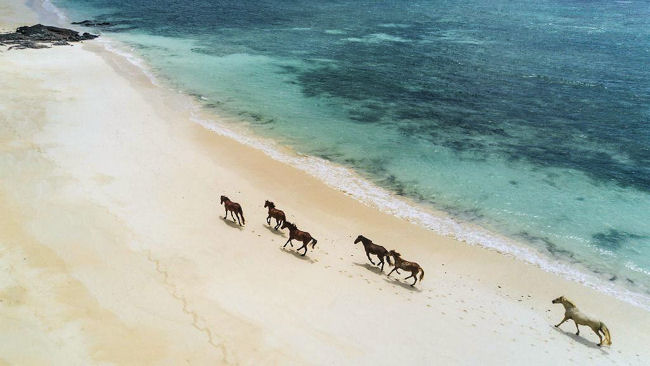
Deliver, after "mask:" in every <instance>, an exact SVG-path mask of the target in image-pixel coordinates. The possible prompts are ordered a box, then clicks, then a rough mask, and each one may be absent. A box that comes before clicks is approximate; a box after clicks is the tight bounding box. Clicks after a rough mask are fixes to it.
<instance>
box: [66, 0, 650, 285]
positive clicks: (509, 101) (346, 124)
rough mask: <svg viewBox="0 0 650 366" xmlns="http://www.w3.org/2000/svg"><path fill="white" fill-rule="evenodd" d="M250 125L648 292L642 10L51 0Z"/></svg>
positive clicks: (649, 78)
mask: <svg viewBox="0 0 650 366" xmlns="http://www.w3.org/2000/svg"><path fill="white" fill-rule="evenodd" d="M54 3H55V4H56V5H57V6H60V7H62V8H63V9H65V11H66V12H67V14H68V17H69V18H70V19H72V20H83V19H99V20H106V21H110V22H113V23H114V24H115V25H114V26H111V27H108V28H103V29H101V30H100V31H101V32H104V33H106V34H107V35H110V36H111V37H113V38H116V39H119V40H121V41H122V42H124V43H126V44H128V45H130V46H132V47H133V48H134V49H135V51H136V53H137V54H138V55H140V56H142V57H143V58H144V60H146V62H147V63H148V64H149V65H150V67H151V69H152V70H153V71H154V73H155V74H156V75H158V76H159V77H161V78H163V79H165V80H166V81H167V82H168V83H171V84H172V85H174V86H175V87H176V88H178V89H181V90H183V91H185V92H188V93H192V94H195V95H197V96H200V100H202V101H203V103H204V104H205V106H206V108H213V109H215V110H217V111H218V112H219V113H221V114H228V115H231V116H234V117H237V118H236V119H237V120H239V121H244V122H246V123H248V124H249V125H250V126H251V128H252V129H253V130H254V131H255V132H256V133H258V134H260V135H262V136H266V137H269V138H273V139H275V140H276V141H279V142H280V143H281V144H284V145H288V146H291V147H292V148H293V149H295V150H296V151H298V152H301V153H305V154H308V155H312V156H317V157H321V158H324V159H327V160H329V161H332V162H334V163H337V164H341V165H343V166H346V167H349V168H352V169H354V170H355V171H357V172H359V173H360V174H361V175H362V176H364V177H366V178H367V179H369V180H370V181H372V182H374V183H376V184H377V185H378V186H380V187H384V188H387V189H389V190H391V191H392V192H395V193H396V194H398V195H402V196H406V197H409V198H411V199H413V200H415V201H416V202H418V203H420V204H423V205H427V206H432V207H435V208H437V209H439V210H443V211H445V212H447V213H448V214H450V215H451V216H452V217H454V218H456V219H457V220H461V221H465V222H471V223H474V224H478V225H480V226H483V227H485V228H487V229H489V230H491V231H494V232H497V233H500V234H502V235H505V236H507V237H510V238H513V239H516V240H518V241H520V242H523V243H526V245H529V246H531V247H533V248H535V249H537V250H538V251H541V252H543V253H545V254H547V255H548V258H550V262H558V263H571V264H573V265H575V266H580V267H581V268H588V269H590V270H591V271H593V273H595V274H596V275H597V276H598V277H599V278H600V279H601V280H602V281H604V282H609V281H613V282H622V283H623V284H625V285H627V286H628V287H632V288H634V289H635V290H637V291H640V292H647V291H648V289H650V149H649V148H648V146H649V143H650V125H649V122H650V118H649V117H650V88H649V87H648V86H649V85H650V69H648V65H650V3H648V2H644V1H619V2H615V1H589V2H586V1H549V0H543V1H539V2H529V1H523V0H521V1H498V0H497V1H487V0H485V1H482V0H470V1H409V2H402V1H385V2H376V1H329V2H326V3H324V2H322V1H312V0H300V1H279V0H275V1H270V0H269V1H256V2H246V1H208V0H204V1H196V0H194V1H184V2H174V1H169V0H159V1H153V2H152V1H144V0H129V1H126V0H122V1H108V0H60V1H55V2H54Z"/></svg>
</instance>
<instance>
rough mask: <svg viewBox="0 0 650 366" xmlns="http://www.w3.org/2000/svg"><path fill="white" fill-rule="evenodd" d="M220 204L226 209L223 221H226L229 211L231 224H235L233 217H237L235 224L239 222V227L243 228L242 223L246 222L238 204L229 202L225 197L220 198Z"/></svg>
mask: <svg viewBox="0 0 650 366" xmlns="http://www.w3.org/2000/svg"><path fill="white" fill-rule="evenodd" d="M221 204H222V205H224V207H225V208H226V216H224V217H223V218H224V219H228V211H230V216H232V221H233V222H235V215H237V222H239V226H243V225H242V223H244V224H245V223H246V220H245V219H244V212H243V211H242V209H241V206H240V205H239V203H237V202H233V201H231V200H230V198H228V197H226V196H221ZM239 215H241V221H239Z"/></svg>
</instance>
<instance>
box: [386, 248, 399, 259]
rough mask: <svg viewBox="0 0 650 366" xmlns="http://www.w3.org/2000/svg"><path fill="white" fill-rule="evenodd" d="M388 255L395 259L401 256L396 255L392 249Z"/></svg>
mask: <svg viewBox="0 0 650 366" xmlns="http://www.w3.org/2000/svg"><path fill="white" fill-rule="evenodd" d="M388 255H392V256H393V257H396V258H400V257H401V256H402V255H401V254H399V253H397V252H396V251H394V250H392V249H391V250H390V251H389V252H388Z"/></svg>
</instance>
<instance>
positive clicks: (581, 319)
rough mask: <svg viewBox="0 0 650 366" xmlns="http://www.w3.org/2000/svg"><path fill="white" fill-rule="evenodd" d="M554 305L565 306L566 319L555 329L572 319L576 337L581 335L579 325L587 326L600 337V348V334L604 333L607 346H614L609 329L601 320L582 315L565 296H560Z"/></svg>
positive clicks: (601, 338)
mask: <svg viewBox="0 0 650 366" xmlns="http://www.w3.org/2000/svg"><path fill="white" fill-rule="evenodd" d="M552 302H553V304H562V305H564V310H565V311H564V319H562V321H561V322H560V323H559V324H557V325H556V326H555V327H559V326H560V325H562V323H564V322H565V321H567V320H569V319H571V320H573V322H574V323H575V324H576V330H577V332H576V335H580V329H579V328H578V325H586V326H588V327H589V328H591V330H593V331H594V333H596V335H597V336H598V339H600V343H598V345H599V346H602V345H603V337H602V336H601V335H600V332H602V333H603V336H605V342H606V344H612V337H611V336H610V335H609V329H607V327H606V326H605V323H603V322H601V321H599V320H594V319H591V318H589V317H588V316H586V315H585V314H583V313H581V312H580V310H578V308H577V307H576V306H575V305H574V304H573V303H572V302H571V301H569V299H567V298H566V297H564V296H560V297H558V298H557V299H555V300H553V301H552Z"/></svg>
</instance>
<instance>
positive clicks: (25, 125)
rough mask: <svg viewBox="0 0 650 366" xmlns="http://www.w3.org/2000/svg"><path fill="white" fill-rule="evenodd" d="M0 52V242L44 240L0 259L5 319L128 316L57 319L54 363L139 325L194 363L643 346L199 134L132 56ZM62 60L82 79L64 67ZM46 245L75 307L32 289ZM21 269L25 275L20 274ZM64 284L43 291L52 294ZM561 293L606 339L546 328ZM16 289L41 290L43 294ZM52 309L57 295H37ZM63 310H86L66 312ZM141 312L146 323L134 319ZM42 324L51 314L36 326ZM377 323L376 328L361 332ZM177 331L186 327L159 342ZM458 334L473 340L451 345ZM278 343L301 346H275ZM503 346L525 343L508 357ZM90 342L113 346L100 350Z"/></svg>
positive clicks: (169, 351) (437, 241)
mask: <svg viewBox="0 0 650 366" xmlns="http://www.w3.org/2000/svg"><path fill="white" fill-rule="evenodd" d="M45 53H47V54H48V57H47V60H45V58H44V57H42V55H45ZM70 56H74V57H72V58H71V59H72V60H73V61H71V64H66V60H67V58H68V57H70ZM0 58H3V63H2V64H0V68H1V69H2V70H3V71H5V72H6V73H5V75H8V76H7V79H8V83H9V84H10V85H11V86H12V87H11V89H10V91H13V92H14V93H16V95H17V96H16V97H13V98H6V100H7V101H5V102H3V103H10V104H9V108H4V109H0V117H2V119H0V121H3V120H4V121H6V122H5V123H11V125H12V126H16V127H14V128H12V129H7V130H5V132H4V135H5V136H3V138H2V141H7V143H6V144H3V145H5V146H6V148H3V150H2V151H0V152H1V153H2V155H0V157H2V160H0V161H2V162H4V163H5V164H7V163H8V164H10V165H9V166H8V169H7V170H6V171H7V172H11V173H13V174H11V175H7V176H5V175H3V177H2V180H0V188H1V190H0V202H1V203H2V206H3V207H4V209H3V211H5V212H7V213H8V214H9V215H8V217H12V218H13V219H12V220H11V227H9V226H8V224H4V225H5V226H3V227H0V242H2V243H5V245H7V244H6V243H11V244H9V246H8V248H10V249H7V251H5V252H11V253H14V252H18V251H23V252H26V251H28V248H32V247H33V248H39V249H40V250H44V248H47V249H48V251H45V252H43V254H41V257H42V261H41V262H39V261H38V260H36V261H35V260H34V259H33V258H34V257H38V255H37V254H36V253H37V251H31V252H29V253H30V255H28V256H26V257H25V258H29V261H30V262H33V261H35V263H29V266H28V268H26V267H21V266H24V264H21V261H20V259H19V258H17V257H16V258H13V257H6V256H5V258H3V260H5V261H7V262H8V263H9V264H11V265H12V266H13V267H14V268H16V271H17V273H20V274H21V276H22V275H24V278H25V281H24V282H22V284H21V285H20V286H13V287H11V288H17V287H21V288H25V290H24V291H23V292H20V291H19V292H20V293H23V295H20V296H18V298H19V300H20V301H17V302H16V305H15V306H14V307H13V308H12V309H11V311H12V312H13V313H12V314H10V315H11V317H9V316H7V318H6V319H11V318H14V319H26V318H28V317H29V315H28V314H29V311H25V312H23V311H24V310H34V311H35V313H37V314H40V315H39V316H38V317H36V318H35V319H31V318H30V319H31V320H32V321H30V322H25V324H29V325H26V326H24V327H21V328H20V329H21V330H22V329H24V328H27V327H30V326H33V327H34V328H33V330H32V331H30V332H26V333H25V334H23V336H24V337H26V338H24V341H25V342H29V341H34V336H33V334H42V335H43V338H44V339H65V338H61V337H62V336H65V335H66V334H61V333H60V332H59V333H57V329H58V330H60V329H61V327H63V326H65V324H67V323H68V322H69V321H66V320H65V319H69V317H70V316H71V315H64V314H67V312H69V313H70V314H72V313H74V314H76V315H75V316H74V319H75V323H81V324H82V325H86V326H87V325H95V326H100V327H101V326H102V325H104V323H103V320H101V319H103V318H106V316H105V314H106V313H110V314H115V315H116V316H114V317H109V318H110V321H111V322H113V324H115V325H114V327H115V328H113V329H122V328H121V327H122V326H124V329H140V330H143V329H146V330H147V332H145V333H143V334H139V333H137V332H134V333H131V334H130V333H128V332H126V331H123V332H117V336H116V337H115V339H110V340H109V339H107V338H106V337H102V336H100V335H98V334H95V333H92V332H91V333H87V332H84V331H83V330H76V329H68V330H67V332H69V333H68V335H69V334H76V336H74V337H73V338H74V339H75V340H79V341H80V342H79V343H75V344H74V345H73V346H70V347H67V348H65V349H62V348H60V347H59V348H57V347H54V346H51V344H53V343H44V344H50V346H49V347H47V349H49V350H50V352H53V353H54V354H55V355H56V356H61V357H62V358H59V360H70V358H68V357H66V356H70V355H77V354H79V353H82V351H83V350H87V347H89V346H88V345H89V344H96V345H97V347H98V348H99V349H104V350H106V349H108V348H106V347H107V346H106V345H107V344H113V345H115V344H120V343H124V342H127V341H132V340H143V339H149V338H150V337H151V334H159V335H168V336H169V337H162V336H158V337H155V338H156V339H157V342H158V343H155V344H149V345H147V346H146V347H150V348H152V349H156V350H158V349H164V350H165V351H166V352H161V354H160V355H154V354H149V353H147V354H146V355H143V356H142V357H145V356H146V357H150V358H148V359H145V358H141V359H139V360H140V361H141V362H142V363H148V362H157V361H160V360H161V359H156V357H166V358H164V360H166V361H167V362H173V361H172V360H176V361H180V360H181V359H183V357H182V356H183V355H185V356H187V355H188V352H190V350H192V351H191V352H195V354H194V356H193V357H195V358H194V361H195V362H200V360H201V359H200V358H199V357H203V356H204V357H205V358H203V359H202V360H203V361H207V360H212V361H214V360H220V361H219V362H220V363H237V362H241V363H255V362H258V363H259V362H264V363H282V362H294V363H301V364H302V363H316V364H318V363H331V362H355V363H373V362H375V363H376V362H380V363H388V361H389V359H390V356H391V355H392V356H393V357H395V356H396V355H398V354H400V353H401V352H404V350H407V349H409V350H411V352H410V353H409V354H407V355H402V356H401V357H404V358H405V359H407V360H408V361H412V362H419V363H422V362H433V361H434V360H437V361H440V360H445V361H447V362H455V363H472V361H474V363H475V362H480V361H484V362H487V363H498V362H499V361H502V360H503V359H506V360H509V361H511V362H517V361H520V362H521V361H524V360H529V359H530V358H532V357H538V358H536V359H538V360H544V363H548V362H549V361H553V360H555V361H558V362H561V361H562V360H565V361H566V359H567V358H573V359H574V361H575V362H577V363H581V361H582V362H592V363H599V362H600V361H603V362H605V361H607V362H612V361H614V362H619V363H638V364H642V363H643V359H644V358H647V357H649V355H648V353H647V352H648V351H647V350H646V349H645V347H644V345H646V344H647V338H648V333H649V332H648V329H650V324H649V320H648V317H647V312H645V311H644V310H642V309H639V308H635V307H633V306H631V305H628V304H626V303H624V302H621V301H620V300H617V299H615V298H612V297H610V296H608V295H605V294H602V293H599V292H597V291H595V290H592V289H589V288H587V287H584V286H582V285H580V284H578V283H575V282H571V281H569V280H567V279H564V278H562V277H560V276H558V275H555V274H551V273H548V272H545V271H543V270H542V269H540V268H538V267H535V266H531V265H529V264H526V263H524V262H522V261H520V260H518V259H515V258H513V257H509V256H506V255H502V254H500V253H497V252H494V251H490V250H485V249H484V248H480V247H475V246H470V245H465V244H463V243H461V242H458V241H456V240H453V239H451V238H448V237H444V236H440V235H438V234H436V233H433V232H432V231H430V230H427V229H425V228H422V227H419V226H416V225H414V224H412V223H409V222H406V221H405V220H403V219H400V218H397V217H394V216H392V215H390V214H387V213H383V212H379V211H377V210H375V209H373V208H371V207H368V206H366V205H364V204H363V203H361V202H359V201H357V200H355V199H353V198H352V197H349V196H347V195H345V194H343V193H342V192H340V191H339V190H336V189H334V188H332V187H328V186H327V185H326V184H325V183H323V182H321V181H320V180H318V179H316V178H314V177H312V176H309V175H308V174H306V173H304V172H303V171H301V170H299V169H297V168H295V167H292V166H289V165H287V164H285V163H282V162H279V161H276V160H273V159H271V158H269V157H268V156H266V155H265V153H264V152H263V151H260V150H255V149H253V148H251V147H247V146H244V145H242V144H240V143H239V142H237V141H235V140H232V139H230V138H227V137H223V136H219V135H217V134H215V133H213V132H210V131H207V130H206V129H205V128H204V127H203V126H200V125H198V124H196V123H193V122H191V118H192V117H193V116H192V113H191V112H192V108H188V104H187V102H188V101H191V98H190V97H189V96H184V95H178V94H176V93H175V92H173V91H169V90H163V89H161V88H158V87H156V86H155V85H152V84H151V83H150V81H148V78H147V76H146V75H145V74H143V73H142V72H141V71H140V70H138V69H137V68H136V67H135V65H130V64H128V63H127V62H124V60H120V59H119V56H117V55H111V54H110V53H109V52H108V51H106V50H102V48H101V47H99V46H97V45H93V43H92V42H88V43H86V44H84V45H81V46H72V47H69V48H54V49H49V50H28V51H21V52H15V53H0ZM75 67H76V68H77V70H82V71H85V72H86V74H85V75H93V76H92V77H90V78H88V77H85V76H84V74H83V73H80V74H77V73H76V72H75V71H76V70H75V69H74V68H75ZM7 71H8V72H7ZM30 72H31V74H30ZM88 79H90V80H88ZM70 80H72V81H74V82H71V81H70ZM72 85H74V87H72ZM104 85H105V86H106V87H104ZM80 92H81V93H80ZM7 93H9V91H7V92H5V97H7V96H8V94H7ZM30 95H39V96H41V97H42V98H43V100H44V102H43V109H42V110H41V109H39V110H38V111H33V112H30V113H27V116H28V117H30V118H28V119H26V118H25V117H21V115H20V114H21V113H25V112H26V111H28V110H29V108H30V106H33V104H32V105H30V104H29V103H24V102H22V101H21V100H20V98H29V96H30ZM27 100H30V99H27ZM3 111H4V112H3ZM6 111H11V112H6ZM37 112H38V113H37ZM88 116H93V118H88ZM25 171H27V172H25ZM41 182H46V184H45V185H44V184H43V183H41ZM218 194H227V195H229V196H231V198H232V199H233V200H235V201H239V202H242V204H243V206H244V211H245V213H246V219H247V224H248V225H247V226H246V227H245V228H244V229H243V230H240V229H239V228H238V227H236V226H234V225H230V224H229V223H228V222H224V221H223V220H222V219H221V218H220V215H222V214H223V212H222V207H220V206H218V200H217V197H218ZM264 199H272V200H274V201H276V203H278V205H279V207H280V208H282V209H284V210H285V211H286V212H287V213H288V214H289V219H290V220H294V219H298V224H299V226H300V227H301V228H305V229H307V230H308V231H310V232H311V233H312V234H313V235H314V236H315V237H317V238H318V239H319V243H318V245H317V247H316V250H314V251H312V250H311V248H310V251H309V253H308V257H307V259H301V258H299V257H296V256H295V255H294V254H293V253H294V252H293V251H291V250H278V247H280V246H281V244H282V242H283V241H284V240H286V238H285V237H284V235H285V234H277V233H275V232H274V231H273V230H269V229H268V228H267V227H266V225H265V224H262V221H263V218H264V217H265V216H266V215H265V210H264V209H263V208H262V207H261V206H262V203H263V200H264ZM84 217H87V218H84ZM71 229H72V230H71ZM18 233H26V234H25V235H23V236H19V235H18ZM359 233H363V234H364V235H367V236H368V237H370V238H372V239H373V240H375V241H376V242H378V243H380V244H383V245H386V246H390V247H391V248H392V247H397V249H398V251H400V252H402V253H403V254H404V256H405V257H406V259H409V260H415V261H417V262H419V263H420V264H422V265H423V267H424V268H425V271H427V276H426V278H425V280H424V282H423V284H421V285H419V286H418V287H419V289H418V290H415V291H413V290H411V289H410V288H409V287H408V285H406V286H405V285H404V284H403V282H400V281H395V280H391V279H386V278H385V275H383V276H382V275H380V274H379V273H377V271H376V270H375V269H374V268H373V267H371V266H369V265H368V264H367V259H366V258H365V255H364V253H363V251H362V249H361V248H360V247H359V246H354V245H353V244H352V240H353V239H354V237H355V236H356V235H357V234H359ZM27 234H28V235H27ZM21 235H22V234H21ZM27 236H29V237H30V238H32V239H30V240H28V239H26V237H27ZM85 238H92V240H89V241H86V240H84V239H85ZM28 242H29V243H30V244H29V245H28V244H27V243H28ZM389 243H394V244H389ZM429 244H431V245H429ZM52 258H56V261H59V262H60V263H61V266H57V267H56V268H54V267H53V266H52V265H51V264H48V267H47V268H48V271H51V273H56V274H57V276H56V278H62V277H66V276H69V277H70V279H71V280H72V281H73V282H74V281H77V282H76V283H80V284H81V285H82V286H79V287H78V288H77V287H75V288H74V291H75V294H82V295H84V296H85V297H81V298H83V299H86V298H87V299H88V301H87V302H86V303H84V304H79V303H76V302H78V301H80V300H79V298H80V297H78V296H77V297H72V298H71V297H65V296H58V297H57V296H39V293H40V294H45V295H47V293H48V291H51V290H47V289H46V288H45V287H46V286H45V284H47V283H48V281H52V280H51V279H49V278H41V277H39V275H38V273H40V272H39V271H42V270H43V268H44V267H43V262H47V263H50V262H51V261H53V260H54V259H52ZM59 262H57V263H59ZM120 270H121V271H120ZM269 271H270V273H271V274H272V275H271V276H269ZM387 272H388V271H384V273H387ZM393 277H395V276H393ZM403 277H404V276H403V275H401V276H399V278H403ZM3 281H4V282H7V281H10V280H8V279H3ZM39 281H42V283H43V287H39V286H35V285H34V284H35V283H41V282H39ZM147 281H149V282H147ZM145 282H146V285H145ZM64 283H65V281H63V282H61V284H60V287H61V288H63V289H68V290H69V288H68V287H66V286H70V285H65V284H64ZM132 283H138V284H141V285H142V286H138V287H132V286H131V284H132ZM107 289H110V290H109V291H107ZM143 289H145V291H142V290H143ZM12 291H13V292H11V293H9V292H7V290H6V288H4V287H3V289H0V294H2V299H4V300H6V299H14V300H15V299H16V298H17V297H16V296H17V295H16V290H12ZM39 291H40V292H39ZM66 291H67V290H66ZM24 293H26V294H27V295H24ZM116 294H118V295H123V296H122V297H120V296H116ZM562 294H564V295H566V296H568V297H570V298H572V299H574V300H575V301H576V302H577V303H578V305H579V306H580V307H581V308H582V309H584V310H585V311H589V312H592V313H594V314H596V315H598V316H601V317H606V319H605V318H604V320H605V321H606V322H607V323H608V326H609V327H610V329H612V333H613V339H614V345H613V346H612V347H609V348H603V349H598V348H594V347H591V346H589V344H590V343H593V340H594V335H593V334H588V330H583V336H582V337H576V338H574V337H572V336H571V335H570V334H571V333H568V332H570V331H571V330H572V328H571V326H568V325H565V326H564V331H559V332H558V331H557V330H555V328H552V324H554V323H556V322H557V321H559V320H560V319H561V309H559V308H557V307H554V306H552V305H551V304H550V300H551V299H552V298H554V297H557V296H560V295H562ZM36 299H40V300H38V301H40V302H51V303H49V304H47V306H43V305H45V304H42V303H39V302H36ZM91 300H92V301H91ZM162 304H165V305H164V306H163V305H162ZM0 306H2V305H0ZM63 308H65V309H68V308H69V309H68V310H66V311H65V312H64V311H63V310H61V311H54V310H43V309H63ZM360 308H364V309H365V311H363V312H360V311H359V309H360ZM35 309H36V310H35ZM78 309H99V310H96V311H86V312H85V313H83V314H77V312H78ZM137 309H140V310H137ZM100 310H101V311H100ZM151 312H153V313H155V314H157V317H156V318H155V319H149V318H146V317H145V319H141V318H139V317H138V316H140V317H142V316H143V314H144V313H151ZM135 314H137V315H138V316H134V315H135ZM100 315H101V316H100ZM3 317H4V316H3ZM161 319H166V320H162V321H161ZM378 320H379V321H378ZM39 324H40V325H39ZM47 324H50V325H51V324H58V325H55V326H54V330H51V329H50V330H48V329H47V327H46V326H44V325H47ZM224 324H225V325H226V326H225V327H224ZM380 324H386V325H385V326H384V327H385V331H383V332H381V333H379V332H377V329H378V328H377V327H378V326H379V325H380ZM11 325H15V323H13V322H12V323H11V324H10V326H9V328H5V327H3V328H5V329H3V331H2V334H3V335H4V336H3V338H7V339H12V338H15V339H13V340H12V341H11V342H7V343H6V344H5V347H12V346H13V349H9V350H3V352H1V353H2V354H3V355H10V356H15V355H16V351H20V350H24V349H25V348H24V347H25V344H22V343H21V339H20V337H18V338H16V337H15V335H16V334H15V332H16V331H17V330H16V329H17V328H15V329H12V328H11ZM144 325H146V326H144ZM83 328H84V327H82V329H83ZM547 328H548V329H547ZM391 329H392V331H398V332H399V334H400V335H401V336H402V337H404V339H402V338H395V335H394V334H392V332H391ZM409 329H411V330H416V334H417V336H413V335H409V333H408V330H409ZM75 332H76V333H75ZM152 332H153V333H152ZM179 334H184V335H185V336H186V337H187V338H186V339H187V341H185V342H184V343H183V344H176V345H174V343H173V341H172V339H174V338H175V336H178V335H179ZM30 335H31V336H30ZM12 336H14V337H12ZM118 336H119V337H123V338H124V340H120V339H118ZM495 336H497V337H498V338H495ZM511 338H512V339H511ZM39 340H40V339H39ZM432 340H435V341H433V342H432ZM43 342H45V341H43ZM37 343H38V342H37ZM55 343H56V342H55ZM375 343H378V344H375ZM468 343H469V344H472V345H473V347H475V349H476V350H477V351H478V352H476V354H474V355H469V354H467V344H468ZM138 344H142V343H138ZM202 345H205V346H206V348H202V347H203V346H202ZM296 345H298V346H300V347H304V351H303V352H302V353H300V354H294V353H292V352H288V351H287V350H289V349H292V348H293V347H294V346H296ZM570 345H572V348H567V347H570ZM21 347H22V348H21ZM146 347H145V348H146ZM522 347H527V348H525V349H524V350H525V351H524V352H518V351H522ZM3 348H4V347H3ZM4 351H7V352H4ZM126 351H129V352H132V353H128V352H126ZM126 351H125V353H124V354H121V355H122V356H123V357H124V358H123V359H122V361H126V360H133V359H132V358H131V357H134V355H136V354H137V350H133V349H127V350H126ZM545 351H546V352H545ZM549 351H552V352H551V353H549ZM603 352H605V354H604V355H603ZM100 354H102V355H104V356H105V357H108V359H111V357H113V361H115V355H117V354H120V353H119V352H116V353H114V354H111V353H110V352H109V353H108V354H106V353H101V352H100ZM93 355H97V353H96V352H90V351H89V352H87V354H86V355H85V356H84V357H86V358H85V360H86V361H88V360H90V361H91V362H97V361H98V359H97V358H94V356H93ZM531 355H532V356H531ZM32 356H33V357H36V356H37V355H32ZM82 356H83V355H80V356H79V357H80V358H79V360H82V359H83V357H82ZM3 357H5V356H3ZM16 357H18V356H16ZM174 357H178V358H174ZM313 357H316V358H313ZM504 357H505V358H504ZM599 357H604V358H599ZM18 359H19V358H18ZM53 359H56V358H53ZM12 360H14V361H15V360H16V358H9V359H8V362H9V363H12V362H10V361H12ZM117 361H118V362H119V360H117ZM125 363H128V362H125ZM540 363H541V361H540Z"/></svg>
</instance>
